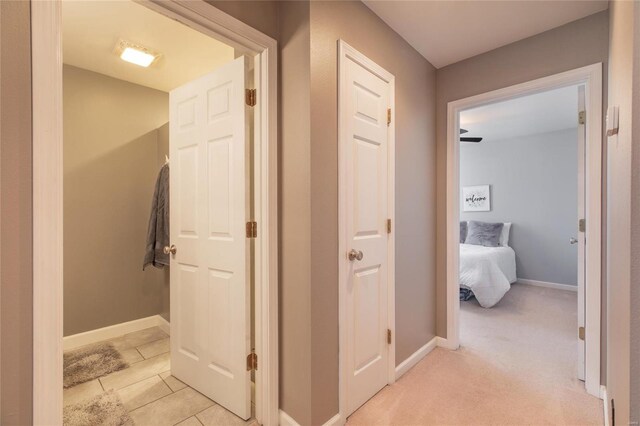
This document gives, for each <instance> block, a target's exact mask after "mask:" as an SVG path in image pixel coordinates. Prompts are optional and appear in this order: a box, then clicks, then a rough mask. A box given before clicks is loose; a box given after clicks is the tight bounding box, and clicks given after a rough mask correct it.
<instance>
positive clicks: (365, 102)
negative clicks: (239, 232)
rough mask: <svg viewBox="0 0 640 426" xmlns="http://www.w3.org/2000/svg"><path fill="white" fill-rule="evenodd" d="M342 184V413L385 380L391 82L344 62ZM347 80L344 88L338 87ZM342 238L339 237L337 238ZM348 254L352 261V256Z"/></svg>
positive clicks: (387, 357) (365, 399) (353, 64)
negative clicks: (344, 388)
mask: <svg viewBox="0 0 640 426" xmlns="http://www.w3.org/2000/svg"><path fill="white" fill-rule="evenodd" d="M340 66H341V68H342V67H344V71H341V78H345V79H346V82H341V87H343V88H344V90H342V89H341V92H340V96H344V97H345V99H342V100H341V101H340V105H341V111H340V114H341V117H340V120H341V127H342V128H341V144H346V145H347V146H343V147H341V151H340V152H341V153H343V155H344V159H343V161H341V165H342V166H341V167H343V170H341V175H342V176H344V179H341V183H340V184H341V185H344V186H345V187H344V188H342V190H343V191H344V193H345V195H346V197H345V200H344V202H345V209H343V210H342V211H343V212H345V213H343V214H346V217H343V218H342V220H343V221H344V223H345V229H344V232H345V234H346V235H345V236H344V238H345V241H346V247H345V248H346V250H345V252H344V253H341V256H342V262H344V264H343V268H344V269H343V270H345V271H347V273H346V283H341V285H345V284H346V294H345V306H346V312H345V324H342V325H341V326H342V327H345V329H346V333H347V337H346V346H347V347H346V348H342V349H346V369H345V370H346V375H347V377H346V409H347V413H346V414H347V415H349V414H351V413H352V412H353V411H355V410H356V409H357V408H358V407H360V406H361V405H362V404H363V403H364V402H366V401H367V400H368V399H369V398H371V397H372V396H373V395H375V394H376V392H378V391H379V390H380V389H381V388H383V387H384V386H385V385H386V384H387V383H388V365H389V344H388V343H387V330H388V324H389V318H388V305H387V297H388V296H387V291H388V285H389V282H388V267H389V264H388V262H389V234H388V233H387V219H388V218H389V217H390V216H389V211H388V210H389V207H388V206H389V202H388V201H389V196H388V189H389V188H388V185H389V161H390V160H389V128H388V121H387V109H388V108H389V106H390V87H391V86H390V84H389V82H388V81H385V80H383V79H381V78H380V77H378V76H377V75H376V74H374V73H373V72H371V71H370V70H369V69H367V68H365V67H363V66H362V65H360V64H359V63H358V62H355V61H354V60H352V59H351V58H350V57H348V56H347V57H346V58H345V59H344V60H343V61H342V62H341V65H340ZM343 83H344V84H343ZM341 237H342V236H341ZM350 253H351V256H350Z"/></svg>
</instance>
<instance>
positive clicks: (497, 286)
mask: <svg viewBox="0 0 640 426" xmlns="http://www.w3.org/2000/svg"><path fill="white" fill-rule="evenodd" d="M507 238H508V236H507ZM507 241H508V239H507ZM514 282H516V254H515V252H514V251H513V249H512V248H511V247H509V246H508V245H506V243H505V244H504V245H501V246H498V247H485V246H482V245H474V244H460V295H461V299H463V300H467V299H469V298H471V297H472V296H475V298H476V299H477V300H478V303H480V306H482V307H483V308H490V307H492V306H494V305H495V304H496V303H498V302H499V301H500V299H502V297H503V296H504V295H505V294H506V293H507V291H509V289H510V288H511V284H512V283H514Z"/></svg>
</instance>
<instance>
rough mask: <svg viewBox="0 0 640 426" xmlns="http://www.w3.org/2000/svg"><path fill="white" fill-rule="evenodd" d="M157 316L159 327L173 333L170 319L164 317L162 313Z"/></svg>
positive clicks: (169, 333)
mask: <svg viewBox="0 0 640 426" xmlns="http://www.w3.org/2000/svg"><path fill="white" fill-rule="evenodd" d="M157 317H158V328H160V330H162V331H164V332H165V333H167V334H168V335H171V324H169V321H167V320H166V319H164V318H163V317H162V315H157Z"/></svg>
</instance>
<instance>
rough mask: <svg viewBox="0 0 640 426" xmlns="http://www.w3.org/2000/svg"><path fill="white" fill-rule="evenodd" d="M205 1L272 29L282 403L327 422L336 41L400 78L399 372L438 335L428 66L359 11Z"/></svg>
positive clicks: (310, 419) (343, 6)
mask: <svg viewBox="0 0 640 426" xmlns="http://www.w3.org/2000/svg"><path fill="white" fill-rule="evenodd" d="M211 3H212V4H214V5H215V6H217V7H220V8H221V9H222V10H224V11H225V12H227V13H230V14H231V15H232V16H234V17H236V18H238V19H239V20H241V21H243V22H246V23H248V24H249V25H256V24H257V22H256V19H258V18H257V17H259V18H260V19H261V20H264V21H265V22H259V25H256V27H257V28H258V29H262V30H263V31H264V32H265V33H266V34H268V35H270V36H272V37H275V36H274V33H273V28H274V21H275V22H276V23H275V28H278V32H277V39H278V42H279V48H280V98H281V105H280V113H281V116H280V153H279V159H280V162H279V167H280V201H279V206H280V229H281V231H280V339H281V341H280V376H281V377H280V379H281V382H280V405H281V408H282V409H283V410H284V411H285V412H287V413H288V414H289V415H291V416H292V417H293V418H294V419H296V420H297V421H298V422H299V423H301V424H303V425H306V424H322V423H324V422H325V421H326V420H328V419H329V418H330V417H332V416H333V415H334V414H336V413H337V411H338V287H337V285H338V263H337V256H336V253H337V250H338V230H337V226H338V216H337V214H338V213H337V202H338V196H337V191H338V187H337V177H338V175H337V115H336V108H337V78H336V69H337V50H336V45H337V44H336V43H337V40H338V39H339V38H344V39H345V41H347V42H348V43H350V44H352V45H353V46H354V47H355V48H356V49H360V50H361V51H362V52H363V53H364V54H365V55H368V56H369V57H370V58H371V59H373V60H374V61H376V62H378V63H379V64H380V65H381V66H383V67H385V68H386V69H387V70H389V71H390V72H391V73H393V74H395V76H396V113H395V116H396V119H397V123H396V132H397V134H396V145H397V148H396V161H397V164H396V173H397V176H396V204H397V205H396V226H395V229H396V233H397V234H396V245H397V249H396V258H397V260H396V261H397V267H396V288H397V294H396V304H397V306H398V309H397V311H398V312H397V318H396V327H397V330H396V335H397V336H396V345H397V349H396V361H397V362H398V363H400V362H402V361H403V360H404V359H405V358H406V357H408V356H409V355H410V354H412V353H413V352H415V351H416V350H417V349H418V348H420V347H421V346H422V345H424V344H425V343H426V342H428V341H429V340H430V339H431V338H432V337H433V336H434V335H435V306H434V303H435V281H434V280H435V258H434V256H435V254H434V252H435V244H434V241H435V227H436V226H435V225H436V224H435V209H434V206H433V203H432V202H431V201H430V200H433V197H434V194H435V121H434V119H435V117H434V114H435V69H434V68H433V67H432V66H431V65H430V64H429V63H428V62H427V61H426V60H425V59H424V58H422V57H421V56H420V55H419V54H418V53H417V52H416V51H415V50H413V49H412V48H411V47H410V46H409V45H408V44H407V43H406V42H405V41H404V40H403V39H402V38H401V37H400V36H398V35H397V34H396V33H395V32H393V31H392V30H391V29H390V28H389V27H388V26H387V25H386V24H385V23H384V22H383V21H381V20H380V19H379V18H378V17H377V16H376V15H375V14H373V12H371V11H370V10H369V9H368V8H367V7H366V6H364V5H363V4H362V3H360V2H311V4H310V5H309V4H308V3H307V2H279V3H277V13H276V14H275V15H274V14H273V9H272V4H273V2H257V3H258V5H257V7H258V10H251V8H242V7H238V5H237V4H236V5H230V4H228V3H227V2H211ZM252 4H253V2H252ZM356 21H357V22H358V25H357V26H356V25H353V23H354V22H356ZM372 36H373V37H372ZM309 91H310V96H309Z"/></svg>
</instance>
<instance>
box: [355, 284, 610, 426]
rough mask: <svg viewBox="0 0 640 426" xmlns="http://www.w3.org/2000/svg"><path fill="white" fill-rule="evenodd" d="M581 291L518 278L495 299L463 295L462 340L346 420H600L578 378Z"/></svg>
mask: <svg viewBox="0 0 640 426" xmlns="http://www.w3.org/2000/svg"><path fill="white" fill-rule="evenodd" d="M576 304H577V302H576V294H575V293H572V292H566V291H561V290H553V289H546V288H540V287H531V286H524V285H520V284H515V285H514V286H513V287H512V289H511V290H510V291H509V292H508V293H507V294H506V295H505V297H504V299H503V300H502V301H500V303H499V304H498V305H496V306H495V307H493V308H491V309H484V308H482V307H480V306H479V305H478V302H477V301H476V300H475V299H473V300H471V301H469V302H462V303H461V312H460V323H461V336H460V337H461V338H460V341H461V348H460V349H459V350H457V351H449V350H446V349H441V348H437V349H435V350H434V351H433V352H432V353H430V354H429V355H427V357H425V359H423V360H422V361H421V362H419V363H418V365H416V366H415V367H414V368H413V369H411V370H410V371H409V372H408V373H406V374H405V375H404V376H403V377H402V378H401V379H400V380H398V381H397V382H396V383H395V384H393V385H391V386H387V387H386V388H384V389H383V390H382V391H380V392H379V393H378V394H377V395H376V396H375V397H373V398H372V399H371V400H369V401H368V402H367V403H366V404H365V405H364V406H363V407H361V408H360V409H359V410H358V411H356V412H355V413H354V414H353V415H352V416H351V417H349V420H348V424H349V425H480V424H484V425H487V424H502V425H542V424H556V425H588V424H603V417H602V402H601V401H600V400H599V399H597V398H595V397H592V396H590V395H588V394H587V393H586V391H585V390H584V386H583V384H582V382H580V381H579V380H578V379H576V378H575V377H576V368H577V337H576V334H577V333H576V328H577V319H576Z"/></svg>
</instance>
